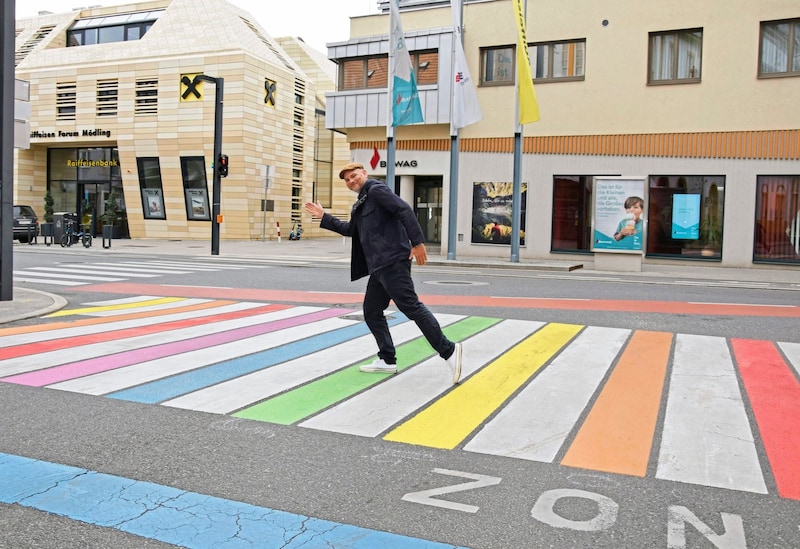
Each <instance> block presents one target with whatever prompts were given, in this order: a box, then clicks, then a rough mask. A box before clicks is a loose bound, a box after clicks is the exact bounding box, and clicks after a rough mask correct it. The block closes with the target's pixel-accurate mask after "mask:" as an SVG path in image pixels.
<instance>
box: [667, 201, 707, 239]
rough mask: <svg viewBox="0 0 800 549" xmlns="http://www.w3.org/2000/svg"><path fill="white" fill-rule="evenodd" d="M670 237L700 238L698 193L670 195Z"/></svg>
mask: <svg viewBox="0 0 800 549" xmlns="http://www.w3.org/2000/svg"><path fill="white" fill-rule="evenodd" d="M672 238H683V239H687V240H697V239H698V238H700V195H699V194H674V195H672Z"/></svg>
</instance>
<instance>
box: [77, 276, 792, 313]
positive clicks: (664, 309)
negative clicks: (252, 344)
mask: <svg viewBox="0 0 800 549" xmlns="http://www.w3.org/2000/svg"><path fill="white" fill-rule="evenodd" d="M73 290H74V291H84V292H107V293H120V294H134V295H136V294H146V295H156V296H181V297H203V298H207V299H236V300H247V301H269V302H276V301H277V302H284V303H313V304H317V305H342V306H348V305H360V304H361V302H362V301H363V299H364V294H363V293H360V292H306V291H302V290H291V291H290V290H265V289H259V288H251V289H243V288H210V287H191V286H187V287H182V288H178V287H175V286H159V285H149V284H139V283H135V282H134V283H127V282H112V283H108V284H97V285H91V286H90V285H86V286H77V287H75V288H73ZM420 299H421V300H422V302H423V303H425V304H427V305H448V306H450V305H458V306H464V307H503V308H507V309H557V310H565V311H618V312H627V313H664V314H684V315H731V316H770V317H780V318H800V306H773V305H737V304H727V303H686V302H683V301H641V300H635V299H631V300H612V299H586V300H582V299H577V300H576V299H547V298H544V299H542V298H525V297H498V296H453V295H420Z"/></svg>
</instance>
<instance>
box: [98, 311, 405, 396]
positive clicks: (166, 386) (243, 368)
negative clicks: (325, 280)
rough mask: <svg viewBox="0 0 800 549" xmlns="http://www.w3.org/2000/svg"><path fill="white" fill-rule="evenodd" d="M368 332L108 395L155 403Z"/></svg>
mask: <svg viewBox="0 0 800 549" xmlns="http://www.w3.org/2000/svg"><path fill="white" fill-rule="evenodd" d="M406 320H407V318H406V317H405V315H403V314H401V313H393V314H392V316H391V317H389V318H387V321H388V322H389V326H394V325H396V324H399V323H400V322H405V321H406ZM368 333H369V330H368V329H367V325H366V324H365V323H363V322H359V323H358V324H355V325H353V326H348V327H346V328H339V329H337V330H332V331H330V332H326V333H324V334H319V335H315V336H312V337H309V338H306V339H301V340H300V341H296V342H294V343H289V344H286V345H282V346H280V347H276V348H274V349H269V350H266V351H262V352H260V353H254V354H252V355H248V356H244V357H239V358H235V359H232V360H226V361H224V362H218V363H216V364H214V365H211V366H206V367H202V368H198V369H196V370H191V371H189V372H185V373H182V374H178V375H174V376H170V377H167V378H164V379H159V380H157V381H151V382H149V383H144V384H142V385H138V386H136V387H131V388H130V389H123V390H121V391H116V392H114V393H109V394H107V395H106V396H107V397H109V398H116V399H119V400H130V401H132V402H141V403H144V404H156V403H159V402H164V401H166V400H171V399H173V398H177V397H179V396H182V395H185V394H188V393H191V392H194V391H198V390H200V389H205V388H206V387H210V386H212V385H216V384H217V383H222V382H224V381H228V380H231V379H234V378H237V377H240V376H243V375H247V374H251V373H253V372H257V371H259V370H263V369H264V368H269V367H270V366H274V365H276V364H280V363H282V362H286V361H288V360H294V359H296V358H299V357H301V356H305V355H308V354H311V353H315V352H317V351H321V350H323V349H327V348H328V347H332V346H334V345H338V344H340V343H344V342H346V341H350V340H351V339H355V338H357V337H361V336H364V335H367V334H368Z"/></svg>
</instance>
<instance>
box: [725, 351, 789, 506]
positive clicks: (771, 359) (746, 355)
mask: <svg viewBox="0 0 800 549" xmlns="http://www.w3.org/2000/svg"><path fill="white" fill-rule="evenodd" d="M731 346H732V347H733V354H734V356H735V357H736V362H737V364H738V365H739V373H740V374H741V376H742V381H743V382H744V388H745V390H746V391H747V396H748V397H749V398H750V405H751V406H752V407H753V415H754V416H755V418H756V423H757V424H758V431H759V433H760V434H761V440H762V441H763V443H764V449H765V450H766V452H767V459H769V464H770V466H771V467H772V474H773V476H774V477H775V484H776V485H777V486H778V493H779V494H780V496H781V497H784V498H789V499H798V500H800V466H799V465H798V464H800V431H798V428H797V427H798V425H800V383H798V381H797V378H796V377H795V375H794V372H793V371H792V369H791V367H790V366H789V365H788V364H787V363H786V361H785V360H784V359H783V357H782V356H781V354H780V353H779V352H778V350H777V349H776V348H775V344H774V343H772V342H771V341H756V340H750V339H731Z"/></svg>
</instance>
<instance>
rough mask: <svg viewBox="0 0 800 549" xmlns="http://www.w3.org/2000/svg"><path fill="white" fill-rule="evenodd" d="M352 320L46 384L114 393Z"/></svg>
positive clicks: (335, 320)
mask: <svg viewBox="0 0 800 549" xmlns="http://www.w3.org/2000/svg"><path fill="white" fill-rule="evenodd" d="M355 323H356V321H354V320H345V319H343V318H339V317H334V318H327V319H325V320H319V321H316V322H310V323H307V324H301V325H300V326H294V327H292V328H290V329H287V330H279V331H277V332H270V333H268V334H262V335H260V336H255V337H251V338H248V339H243V340H239V341H232V342H230V343H225V344H223V345H216V346H214V347H208V348H205V349H197V350H196V351H190V352H188V353H182V354H179V355H172V356H166V357H163V358H158V359H156V360H150V361H147V362H142V363H139V364H134V365H131V366H125V367H122V368H117V369H115V370H109V371H107V372H101V373H99V374H93V375H89V376H85V377H82V378H77V379H72V380H69V381H62V382H60V383H54V384H53V385H49V386H48V387H50V388H52V389H62V390H65V391H73V392H78V393H85V394H90V395H103V394H107V393H113V392H114V391H121V390H123V389H127V388H129V387H134V386H136V385H141V384H142V383H147V382H149V381H155V380H157V379H162V378H165V377H168V376H172V375H176V374H180V373H183V372H188V371H189V370H194V369H196V368H203V367H205V366H209V365H211V364H215V363H217V362H222V361H225V360H231V359H236V358H239V357H242V356H245V355H248V354H252V353H258V352H261V351H265V350H268V349H272V348H275V347H280V346H281V345H285V344H287V343H291V342H293V341H299V340H301V339H305V338H307V337H311V336H313V335H316V334H319V333H324V332H328V331H331V330H336V329H339V328H344V327H347V326H350V325H352V324H355Z"/></svg>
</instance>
